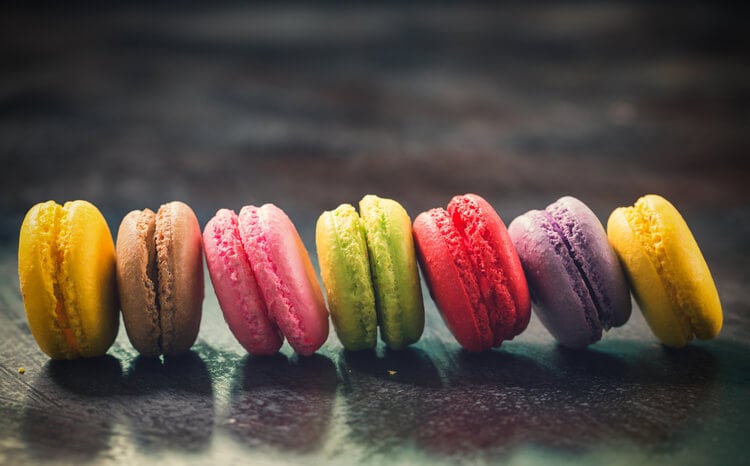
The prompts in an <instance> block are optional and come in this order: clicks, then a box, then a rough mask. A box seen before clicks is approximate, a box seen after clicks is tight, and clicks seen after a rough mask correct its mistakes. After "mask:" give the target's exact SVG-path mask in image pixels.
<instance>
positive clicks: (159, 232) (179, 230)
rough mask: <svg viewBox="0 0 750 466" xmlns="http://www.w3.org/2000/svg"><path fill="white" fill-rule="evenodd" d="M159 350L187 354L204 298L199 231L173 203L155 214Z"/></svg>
mask: <svg viewBox="0 0 750 466" xmlns="http://www.w3.org/2000/svg"><path fill="white" fill-rule="evenodd" d="M155 236H156V258H157V268H158V273H159V294H158V298H159V301H160V313H159V315H160V323H161V330H162V334H161V347H162V352H163V353H164V354H165V355H176V354H180V353H184V352H185V351H188V350H189V349H190V347H191V346H193V343H195V340H196V338H197V337H198V330H199V329H200V322H201V308H202V305H203V298H204V279H203V252H202V240H201V230H200V225H199V224H198V219H197V218H196V217H195V213H193V210H192V209H191V208H190V207H189V206H188V205H186V204H184V203H182V202H179V201H174V202H170V203H168V204H165V205H163V206H161V208H159V211H158V212H157V213H156V227H155Z"/></svg>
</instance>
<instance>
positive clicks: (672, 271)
mask: <svg viewBox="0 0 750 466" xmlns="http://www.w3.org/2000/svg"><path fill="white" fill-rule="evenodd" d="M607 236H608V237H609V241H610V243H612V246H613V247H614V249H615V251H616V252H617V254H618V256H619V257H620V261H621V262H622V265H623V267H624V269H625V272H626V274H627V276H628V279H629V280H630V284H631V287H632V289H633V295H634V296H635V299H636V301H637V302H638V305H639V306H640V308H641V311H642V312H643V316H644V317H645V318H646V321H647V322H648V324H649V326H650V327H651V330H652V331H653V332H654V334H655V335H656V336H657V337H658V338H659V340H661V342H662V343H664V344H665V345H667V346H671V347H676V348H679V347H682V346H685V345H687V344H688V343H689V342H690V340H692V339H693V337H694V336H695V337H697V338H699V339H701V340H707V339H711V338H713V337H715V336H716V335H718V333H719V331H720V330H721V326H722V320H723V316H722V310H721V302H720V301H719V294H718V292H717V291H716V285H715V284H714V280H713V278H712V277H711V272H710V271H709V270H708V265H707V264H706V261H705V259H704V258H703V254H702V253H701V251H700V248H699V247H698V244H697V243H696V241H695V238H694V237H693V234H692V233H691V232H690V228H688V226H687V223H685V220H684V219H683V218H682V216H681V215H680V213H679V212H678V211H677V209H676V208H675V207H674V206H673V205H672V204H671V203H670V202H669V201H667V200H666V199H664V198H663V197H661V196H658V195H655V194H649V195H646V196H643V197H641V198H640V199H638V201H637V202H636V203H635V205H634V206H632V207H620V208H617V209H615V210H614V211H613V212H612V214H611V215H610V217H609V221H608V222H607Z"/></svg>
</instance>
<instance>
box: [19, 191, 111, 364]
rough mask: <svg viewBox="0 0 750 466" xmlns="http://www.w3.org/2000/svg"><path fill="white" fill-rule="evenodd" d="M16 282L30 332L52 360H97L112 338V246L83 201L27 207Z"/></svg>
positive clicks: (93, 211) (98, 218)
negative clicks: (17, 280) (17, 282)
mask: <svg viewBox="0 0 750 466" xmlns="http://www.w3.org/2000/svg"><path fill="white" fill-rule="evenodd" d="M18 278H19V282H20V285H21V294H22V295H23V302H24V307H25V309H26V317H27V319H28V322H29V328H30V329H31V333H32V335H33V336H34V339H35V340H36V342H37V344H38V345H39V348H41V350H42V351H43V352H44V353H45V354H47V355H48V356H49V357H50V358H52V359H74V358H78V357H93V356H101V355H103V354H104V353H106V352H107V349H109V347H110V346H111V345H112V342H113V341H114V339H115V336H116V335H117V329H118V326H119V315H118V310H117V291H116V283H115V246H114V243H113V241H112V234H111V233H110V231H109V227H108V226H107V222H106V221H105V220H104V217H103V216H102V214H101V212H99V210H98V209H97V208H96V207H95V206H94V205H92V204H90V203H89V202H86V201H71V202H66V203H65V204H64V205H60V204H57V203H56V202H54V201H48V202H44V203H40V204H37V205H35V206H34V207H32V208H31V209H30V210H29V212H28V213H27V214H26V217H25V218H24V220H23V224H22V225H21V233H20V237H19V242H18Z"/></svg>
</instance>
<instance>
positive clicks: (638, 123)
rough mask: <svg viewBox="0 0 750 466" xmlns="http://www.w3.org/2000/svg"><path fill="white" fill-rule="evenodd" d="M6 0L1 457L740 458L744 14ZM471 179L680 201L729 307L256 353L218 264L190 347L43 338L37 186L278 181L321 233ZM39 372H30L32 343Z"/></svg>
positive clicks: (207, 202) (745, 222)
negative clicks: (698, 327)
mask: <svg viewBox="0 0 750 466" xmlns="http://www.w3.org/2000/svg"><path fill="white" fill-rule="evenodd" d="M19 8H20V7H17V6H15V7H14V6H8V5H4V6H2V7H0V44H1V45H0V161H1V162H2V165H1V167H2V168H0V170H1V173H2V184H1V185H0V190H1V192H2V196H1V197H0V280H1V281H0V283H1V284H2V287H1V288H0V418H1V419H2V420H0V463H1V464H14V465H15V464H36V463H55V464H85V463H95V464H133V463H154V462H157V461H158V462H160V463H161V464H182V463H194V464H214V463H215V464H225V463H229V464H237V463H245V462H249V463H253V464H264V463H274V464H277V463H278V464H284V463H287V464H289V463H291V464H296V463H304V464H352V463H358V462H366V463H372V464H383V463H388V464H409V463H417V464H455V463H469V464H482V463H497V462H503V461H508V462H512V463H513V464H536V463H539V464H550V463H554V464H614V463H619V464H636V463H638V464H645V463H656V464H679V465H686V464H742V463H745V464H747V463H750V448H749V447H748V442H747V432H748V431H750V421H748V413H750V358H749V357H748V351H749V350H750V344H749V343H748V338H747V335H748V331H750V315H749V313H750V293H749V292H748V286H747V284H748V282H750V272H748V270H749V268H748V263H749V261H748V259H749V258H750V253H749V252H750V249H749V248H748V246H747V242H748V240H749V239H750V205H748V201H749V200H750V189H749V188H748V180H750V163H748V154H750V131H748V129H749V125H750V64H749V62H748V56H750V54H748V52H749V50H750V47H748V46H749V45H750V44H749V42H750V35H749V34H748V32H747V31H748V28H747V26H746V22H747V14H746V12H745V11H741V10H728V9H722V8H718V7H711V6H707V5H702V4H691V5H689V6H683V7H677V6H670V7H665V6H661V7H660V6H651V5H650V4H648V3H644V4H624V3H618V4H607V3H598V2H597V3H591V4H588V3H576V4H572V5H562V4H557V3H543V4H541V5H540V4H535V5H534V6H523V5H520V4H519V5H512V6H490V5H470V6H463V7H453V6H448V5H428V4H424V3H418V4H414V5H406V6H404V5H401V4H392V5H386V6H365V5H360V4H357V5H355V6H350V5H347V4H327V5H325V6H321V7H312V6H297V7H293V8H290V9H281V8H279V7H277V6H274V5H270V4H269V5H263V4H261V5H257V6H243V5H239V4H234V3H228V4H212V6H211V7H210V8H209V7H202V6H199V5H193V4H184V5H183V4H178V5H173V6H171V7H169V8H165V7H156V8H147V7H141V6H111V7H109V8H108V9H106V10H100V9H95V8H93V7H92V6H91V5H83V4H76V5H73V6H67V7H65V8H63V7H59V6H55V5H49V6H47V7H45V8H40V9H37V10H31V9H19ZM370 192H372V193H377V194H380V195H382V196H388V197H393V198H395V199H397V200H399V201H401V202H402V203H403V204H404V206H405V207H406V208H407V210H408V211H409V212H410V214H411V215H412V217H413V216H415V215H416V214H417V213H419V212H420V211H422V210H424V209H427V208H430V207H435V206H438V205H445V204H446V203H447V202H448V200H449V199H450V197H451V196H452V195H454V194H460V193H464V192H476V193H479V194H481V195H483V196H485V197H486V198H487V199H488V200H489V201H490V202H491V203H492V204H493V205H494V206H495V207H496V208H497V210H498V212H499V213H500V215H501V216H502V217H503V218H504V219H505V220H506V222H509V221H510V220H512V219H513V217H514V216H516V215H518V214H520V213H522V212H523V211H525V210H527V209H529V208H538V207H542V206H544V205H546V204H548V203H550V202H552V201H554V200H555V199H556V198H557V197H559V196H562V195H565V194H572V195H575V196H578V197H579V198H581V199H582V200H584V201H585V202H587V203H588V204H589V205H590V206H591V207H592V208H593V209H594V210H595V212H596V213H597V214H598V215H599V216H600V218H601V219H602V220H604V221H606V218H607V216H608V215H609V212H610V211H611V210H612V209H613V208H614V207H616V206H619V205H626V204H630V203H632V202H633V201H634V200H635V199H636V198H637V197H638V196H640V195H641V194H644V193H647V192H657V193H661V194H663V195H664V196H666V197H668V198H669V199H671V200H672V201H673V202H674V203H675V204H676V205H677V206H678V207H679V208H680V209H681V210H682V211H683V213H684V215H685V217H686V219H687V220H688V222H689V224H690V225H691V226H692V227H693V229H694V233H695V235H696V237H697V239H698V242H699V243H700V244H701V246H702V247H703V250H704V253H705V255H706V258H707V261H708V263H709V265H710V266H711V268H712V271H713V273H714V277H715V279H716V282H717V286H718V288H719V293H720V295H721V298H722V302H723V304H724V310H725V327H724V330H723V332H722V333H721V335H720V336H719V337H718V338H717V339H715V340H713V341H710V342H698V343H695V344H693V345H691V346H689V347H688V348H685V349H683V350H679V351H678V350H668V349H665V348H664V347H662V346H660V345H659V344H658V343H657V342H656V341H655V339H654V338H653V337H652V336H651V334H650V332H649V330H648V328H647V326H646V325H645V322H644V320H643V318H642V317H641V315H640V312H639V311H638V309H637V308H636V309H635V310H634V315H633V317H632V319H631V321H630V322H629V323H628V324H627V325H626V326H625V327H623V328H621V329H616V330H614V331H612V332H610V333H609V334H607V335H606V336H605V338H604V340H603V341H601V342H600V343H597V344H596V345H594V346H592V347H591V348H590V349H589V350H587V351H581V352H573V351H568V350H565V349H562V348H560V347H558V346H557V345H555V344H554V342H553V340H552V339H551V337H550V336H549V335H548V334H547V333H546V331H545V330H544V328H543V327H542V326H541V325H540V323H539V321H538V320H537V319H535V318H532V322H531V324H530V326H529V328H528V330H527V331H526V332H525V333H524V334H522V335H521V336H520V337H518V338H516V340H514V341H512V342H508V343H506V344H504V345H503V346H502V348H500V349H498V350H495V351H491V352H488V353H486V354H481V355H472V354H468V353H465V352H463V351H461V350H460V348H459V347H458V345H457V344H456V343H455V341H454V340H453V338H452V337H451V336H450V334H449V333H448V332H447V330H446V328H445V326H444V324H443V323H442V321H441V320H440V317H439V314H438V313H437V310H436V308H435V306H434V304H433V303H432V301H431V300H430V299H429V297H428V295H427V293H425V296H426V298H427V299H426V306H427V328H426V331H425V334H424V336H423V338H422V340H421V341H420V342H419V343H418V344H416V345H414V346H413V347H412V348H410V349H408V350H406V351H402V352H385V351H383V350H382V348H379V351H378V352H377V354H372V353H365V354H352V353H346V352H344V351H343V350H342V349H341V346H340V344H339V343H338V341H337V340H336V338H335V336H333V335H332V336H331V338H330V339H329V340H328V342H327V343H326V344H325V345H324V347H323V348H322V349H321V351H320V352H319V353H318V354H317V355H315V356H313V357H311V358H297V357H296V356H294V355H293V354H292V353H291V351H290V349H289V347H288V346H286V345H285V346H284V348H283V350H282V352H281V353H280V354H279V355H278V356H275V357H271V358H252V357H248V356H247V355H246V353H244V352H243V350H242V349H241V347H240V346H239V345H238V344H237V343H236V342H235V341H234V340H233V338H232V336H231V334H230V333H229V331H228V329H227V328H226V326H225V324H224V321H223V319H222V317H221V312H220V310H219V307H218V304H217V302H216V298H215V296H214V294H213V292H212V289H211V288H210V283H208V282H207V284H206V286H207V293H206V300H205V303H204V306H203V313H204V316H203V323H202V327H201V333H200V336H199V340H198V342H197V344H196V345H195V348H194V350H193V351H192V352H191V353H190V354H188V355H187V356H185V357H182V358H177V359H167V360H164V361H153V360H147V359H142V358H138V357H137V355H136V353H135V352H134V350H133V349H132V347H131V346H130V345H129V343H128V341H127V338H126V336H125V333H124V331H123V330H122V329H121V331H120V334H119V336H118V339H117V341H116V343H115V345H114V346H113V347H112V349H111V350H110V351H109V353H108V355H107V356H105V357H103V358H100V359H96V360H90V361H75V362H54V361H49V360H48V359H47V358H46V357H45V356H44V355H43V354H42V353H41V352H40V351H39V350H38V349H37V347H36V345H35V343H34V341H33V339H32V337H31V335H30V333H29V330H28V326H27V324H26V321H25V316H24V312H23V304H22V301H21V297H20V293H19V290H18V279H17V276H16V266H17V262H16V255H15V254H16V249H17V234H18V228H19V226H20V222H21V219H22V217H23V215H24V213H25V211H26V210H27V209H28V208H29V207H30V206H31V205H33V204H35V203H37V202H40V201H44V200H47V199H55V200H58V201H65V200H69V199H76V198H82V199H88V200H90V201H92V202H94V203H95V204H96V205H98V206H99V207H100V208H101V209H102V211H103V212H104V213H105V215H106V216H107V219H108V221H109V223H110V227H111V229H112V230H113V231H116V229H117V226H118V224H119V221H120V219H121V218H122V217H123V216H124V214H125V213H126V212H127V211H129V210H131V209H136V208H137V209H140V208H144V207H151V208H157V207H158V206H159V204H160V203H162V202H165V201H168V200H172V199H179V200H183V201H185V202H187V203H188V204H190V205H192V206H193V207H194V209H195V210H196V213H197V214H198V216H199V218H200V220H201V222H202V223H205V222H206V221H207V220H208V219H209V218H210V217H211V216H212V215H213V213H214V212H215V211H216V210H217V209H218V208H221V207H230V208H234V209H239V208H240V207H241V206H242V205H244V204H251V203H253V204H259V203H263V202H274V203H276V204H277V205H279V206H280V207H282V208H283V209H285V210H286V211H287V213H288V214H289V215H290V217H291V218H292V219H293V220H294V221H295V223H296V224H297V227H298V229H299V230H300V233H301V234H302V237H303V240H304V241H305V243H306V244H307V246H308V248H309V249H310V251H311V252H312V253H313V254H312V256H313V258H315V254H314V225H315V220H316V218H317V216H318V215H319V214H320V212H322V211H323V210H324V209H331V208H333V207H335V206H336V205H338V204H339V203H342V202H356V201H357V200H358V199H359V198H360V197H361V196H362V195H363V194H365V193H370ZM20 367H23V368H25V373H23V374H21V373H19V370H18V369H19V368H20Z"/></svg>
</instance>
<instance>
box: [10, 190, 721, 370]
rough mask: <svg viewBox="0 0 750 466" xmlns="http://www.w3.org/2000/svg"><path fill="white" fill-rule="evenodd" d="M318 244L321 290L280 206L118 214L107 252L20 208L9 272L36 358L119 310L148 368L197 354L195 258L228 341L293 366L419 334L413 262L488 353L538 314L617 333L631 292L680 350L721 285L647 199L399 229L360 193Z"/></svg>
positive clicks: (97, 236) (102, 240) (555, 329)
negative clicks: (286, 358) (155, 361)
mask: <svg viewBox="0 0 750 466" xmlns="http://www.w3.org/2000/svg"><path fill="white" fill-rule="evenodd" d="M315 240H316V249H317V255H318V262H319V265H320V276H321V278H322V281H323V287H324V289H325V295H326V298H327V299H324V297H323V292H322V290H321V287H320V284H319V282H318V279H317V276H316V274H315V270H314V268H313V265H312V261H311V259H310V256H309V254H308V251H307V250H306V248H305V246H304V244H303V242H302V240H301V239H300V236H299V234H298V232H297V230H296V228H295V226H294V224H293V223H292V221H291V220H290V218H289V217H288V216H287V215H286V214H285V213H284V212H283V211H282V210H281V209H280V208H279V207H277V206H275V205H273V204H265V205H263V206H260V207H256V206H245V207H243V208H242V209H241V210H240V212H239V213H235V212H234V211H232V210H228V209H221V210H219V211H218V212H217V213H216V215H215V216H214V217H213V218H212V219H211V220H210V221H209V222H208V223H207V224H206V225H205V228H204V230H203V231H202V232H201V229H200V226H199V223H198V220H197V218H196V216H195V214H194V213H193V211H192V209H191V208H190V207H189V206H187V205H186V204H184V203H182V202H179V201H174V202H169V203H167V204H164V205H162V206H161V207H160V208H159V210H158V211H157V212H153V211H151V210H149V209H144V210H135V211H132V212H130V213H129V214H128V215H126V216H125V218H124V219H123V220H122V222H121V224H120V226H119V230H118V233H117V242H116V244H115V243H114V241H113V240H112V236H111V233H110V230H109V227H108V225H107V223H106V221H105V219H104V217H103V216H102V215H101V213H100V212H99V210H98V209H97V208H96V207H95V206H93V205H92V204H91V203H89V202H86V201H71V202H67V203H65V204H64V205H60V204H57V203H55V202H54V201H48V202H45V203H40V204H37V205H35V206H34V207H32V208H31V209H30V210H29V212H28V213H27V215H26V217H25V219H24V222H23V224H22V226H21V232H20V238H19V251H18V272H19V281H20V286H21V292H22V295H23V300H24V306H25V309H26V315H27V318H28V322H29V327H30V329H31V332H32V334H33V336H34V338H35V339H36V341H37V343H38V345H39V347H40V348H41V349H42V351H44V352H45V353H46V354H47V355H49V356H50V357H52V358H55V359H72V358H77V357H89V356H98V355H102V354H104V353H105V352H106V351H107V350H108V348H109V347H110V346H111V344H112V343H113V341H114V339H115V336H116V334H117V329H118V326H119V311H120V310H121V311H122V317H123V322H124V324H125V329H126V331H127V335H128V337H129V339H130V341H131V343H132V344H133V346H134V347H135V349H136V350H137V351H139V352H140V353H141V354H143V355H147V356H158V355H161V354H164V355H175V354H180V353H183V352H185V351H188V350H189V349H190V348H191V346H192V345H193V343H194V342H195V340H196V338H197V335H198V331H199V327H200V321H201V313H202V303H203V299H204V277H203V270H204V269H203V258H204V257H205V260H206V263H207V269H208V272H209V275H210V279H211V282H212V284H213V288H214V290H215V292H216V296H217V298H218V302H219V305H220V307H221V309H222V312H223V315H224V319H225V321H226V323H227V324H228V327H229V329H230V330H231V332H232V333H233V334H234V336H235V337H236V339H237V340H238V342H239V343H240V344H241V345H242V346H243V347H244V348H245V349H246V350H247V351H248V352H249V353H251V354H254V355H264V354H273V353H276V352H277V351H278V350H279V348H280V347H281V345H282V343H283V341H284V339H286V340H287V341H288V342H289V344H290V346H291V347H292V348H293V349H294V350H295V351H296V352H297V353H299V354H301V355H310V354H312V353H314V352H315V351H317V350H318V349H319V348H320V347H321V346H322V345H323V343H324V342H325V341H326V339H327V338H328V333H329V315H330V317H331V320H332V321H333V327H334V329H335V331H336V334H337V336H338V338H339V340H340V341H341V343H342V345H343V346H344V348H346V349H348V350H363V349H368V348H374V347H375V346H376V345H377V337H378V333H379V334H380V338H381V339H382V340H383V342H384V343H385V345H387V347H388V348H391V349H401V348H404V347H406V346H408V345H410V344H413V343H415V342H417V341H418V340H419V338H420V337H421V335H422V332H423V328H424V301H423V297H422V293H421V286H420V278H419V271H418V264H419V266H421V269H422V273H423V276H424V278H425V281H426V283H427V286H428V289H429V292H430V295H431V296H432V298H433V300H434V301H435V304H436V306H437V309H438V310H439V312H440V314H441V315H442V317H443V320H444V322H445V323H446V325H447V327H448V328H449V330H450V331H451V332H452V334H453V335H454V336H455V338H456V340H457V341H458V343H459V344H460V345H461V346H462V347H464V348H466V349H467V350H469V351H485V350H489V349H491V348H493V347H497V346H500V344H501V343H502V342H503V341H505V340H510V339H513V338H514V337H515V336H517V335H519V334H520V333H522V332H523V331H524V330H525V329H526V327H527V325H528V323H529V319H530V316H531V309H532V302H533V309H534V312H535V314H536V315H537V316H538V318H539V319H540V320H541V322H542V323H543V324H544V326H545V327H546V328H547V329H548V330H549V332H550V333H551V334H552V335H553V336H554V337H555V338H556V339H557V341H558V342H560V343H561V344H563V345H565V346H568V347H573V348H583V347H586V346H587V345H589V344H592V343H595V342H596V341H598V340H600V339H601V338H602V334H603V332H604V331H606V330H609V329H610V328H612V327H619V326H622V325H623V324H625V323H626V322H627V321H628V319H629V317H630V314H631V299H630V294H631V291H632V293H633V295H634V297H635V299H636V301H637V302H638V304H639V308H640V309H641V311H642V312H643V315H644V317H645V319H646V321H647V322H648V324H649V326H650V328H651V329H652V331H653V333H654V334H655V335H656V337H658V339H659V340H660V341H661V342H662V343H664V344H665V345H668V346H672V347H681V346H684V345H686V344H688V343H689V342H690V341H691V340H692V339H693V338H694V337H697V338H700V339H710V338H713V337H714V336H716V335H717V334H718V333H719V331H720V329H721V326H722V309H721V304H720V301H719V297H718V293H717V290H716V286H715V284H714V281H713V279H712V277H711V274H710V271H709V269H708V266H707V265H706V262H705V260H704V258H703V255H702V253H701V251H700V249H699V247H698V245H697V243H696V241H695V239H694V237H693V235H692V233H691V232H690V229H689V228H688V226H687V224H686V222H685V220H684V219H683V218H682V216H681V215H680V214H679V212H678V211H677V209H676V208H675V207H674V206H673V205H672V204H671V203H669V202H668V201H667V200H666V199H664V198H663V197H661V196H658V195H646V196H644V197H642V198H640V199H639V200H638V201H637V202H636V203H635V204H634V205H633V206H630V207H620V208H617V209H615V210H614V211H613V212H612V214H611V215H610V217H609V221H608V223H607V229H606V230H605V228H604V226H603V225H602V224H601V222H600V221H599V219H598V218H597V216H596V215H595V214H594V213H593V212H592V211H591V209H590V208H589V207H587V206H586V205H585V204H584V203H583V202H581V201H580V200H578V199H576V198H574V197H570V196H567V197H563V198H561V199H559V200H557V201H556V202H554V203H552V204H550V205H549V206H547V207H546V208H545V209H543V210H532V211H529V212H527V213H525V214H523V215H520V216H519V217H517V218H516V219H514V220H513V221H512V222H511V223H510V224H509V225H508V227H507V228H506V225H505V223H504V222H503V220H502V219H501V218H500V216H499V215H498V214H497V212H496V211H495V210H494V208H493V207H492V206H491V205H490V204H489V203H488V202H487V201H486V200H484V199H483V198H482V197H480V196H478V195H476V194H465V195H460V196H455V197H454V198H453V199H451V201H450V202H449V203H448V205H447V207H446V208H435V209H431V210H429V211H426V212H423V213H420V214H419V215H418V216H417V217H416V218H415V219H414V221H413V222H412V220H411V218H410V217H409V215H408V213H407V212H406V210H405V209H404V208H403V207H402V206H401V205H400V204H399V203H398V202H396V201H394V200H392V199H385V198H380V197H378V196H375V195H366V196H364V197H363V198H362V199H361V200H360V202H359V211H357V209H356V208H355V207H354V206H352V205H350V204H342V205H340V206H339V207H337V208H336V209H334V210H331V211H326V212H323V214H321V216H320V218H319V219H318V222H317V225H316V238H315Z"/></svg>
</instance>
